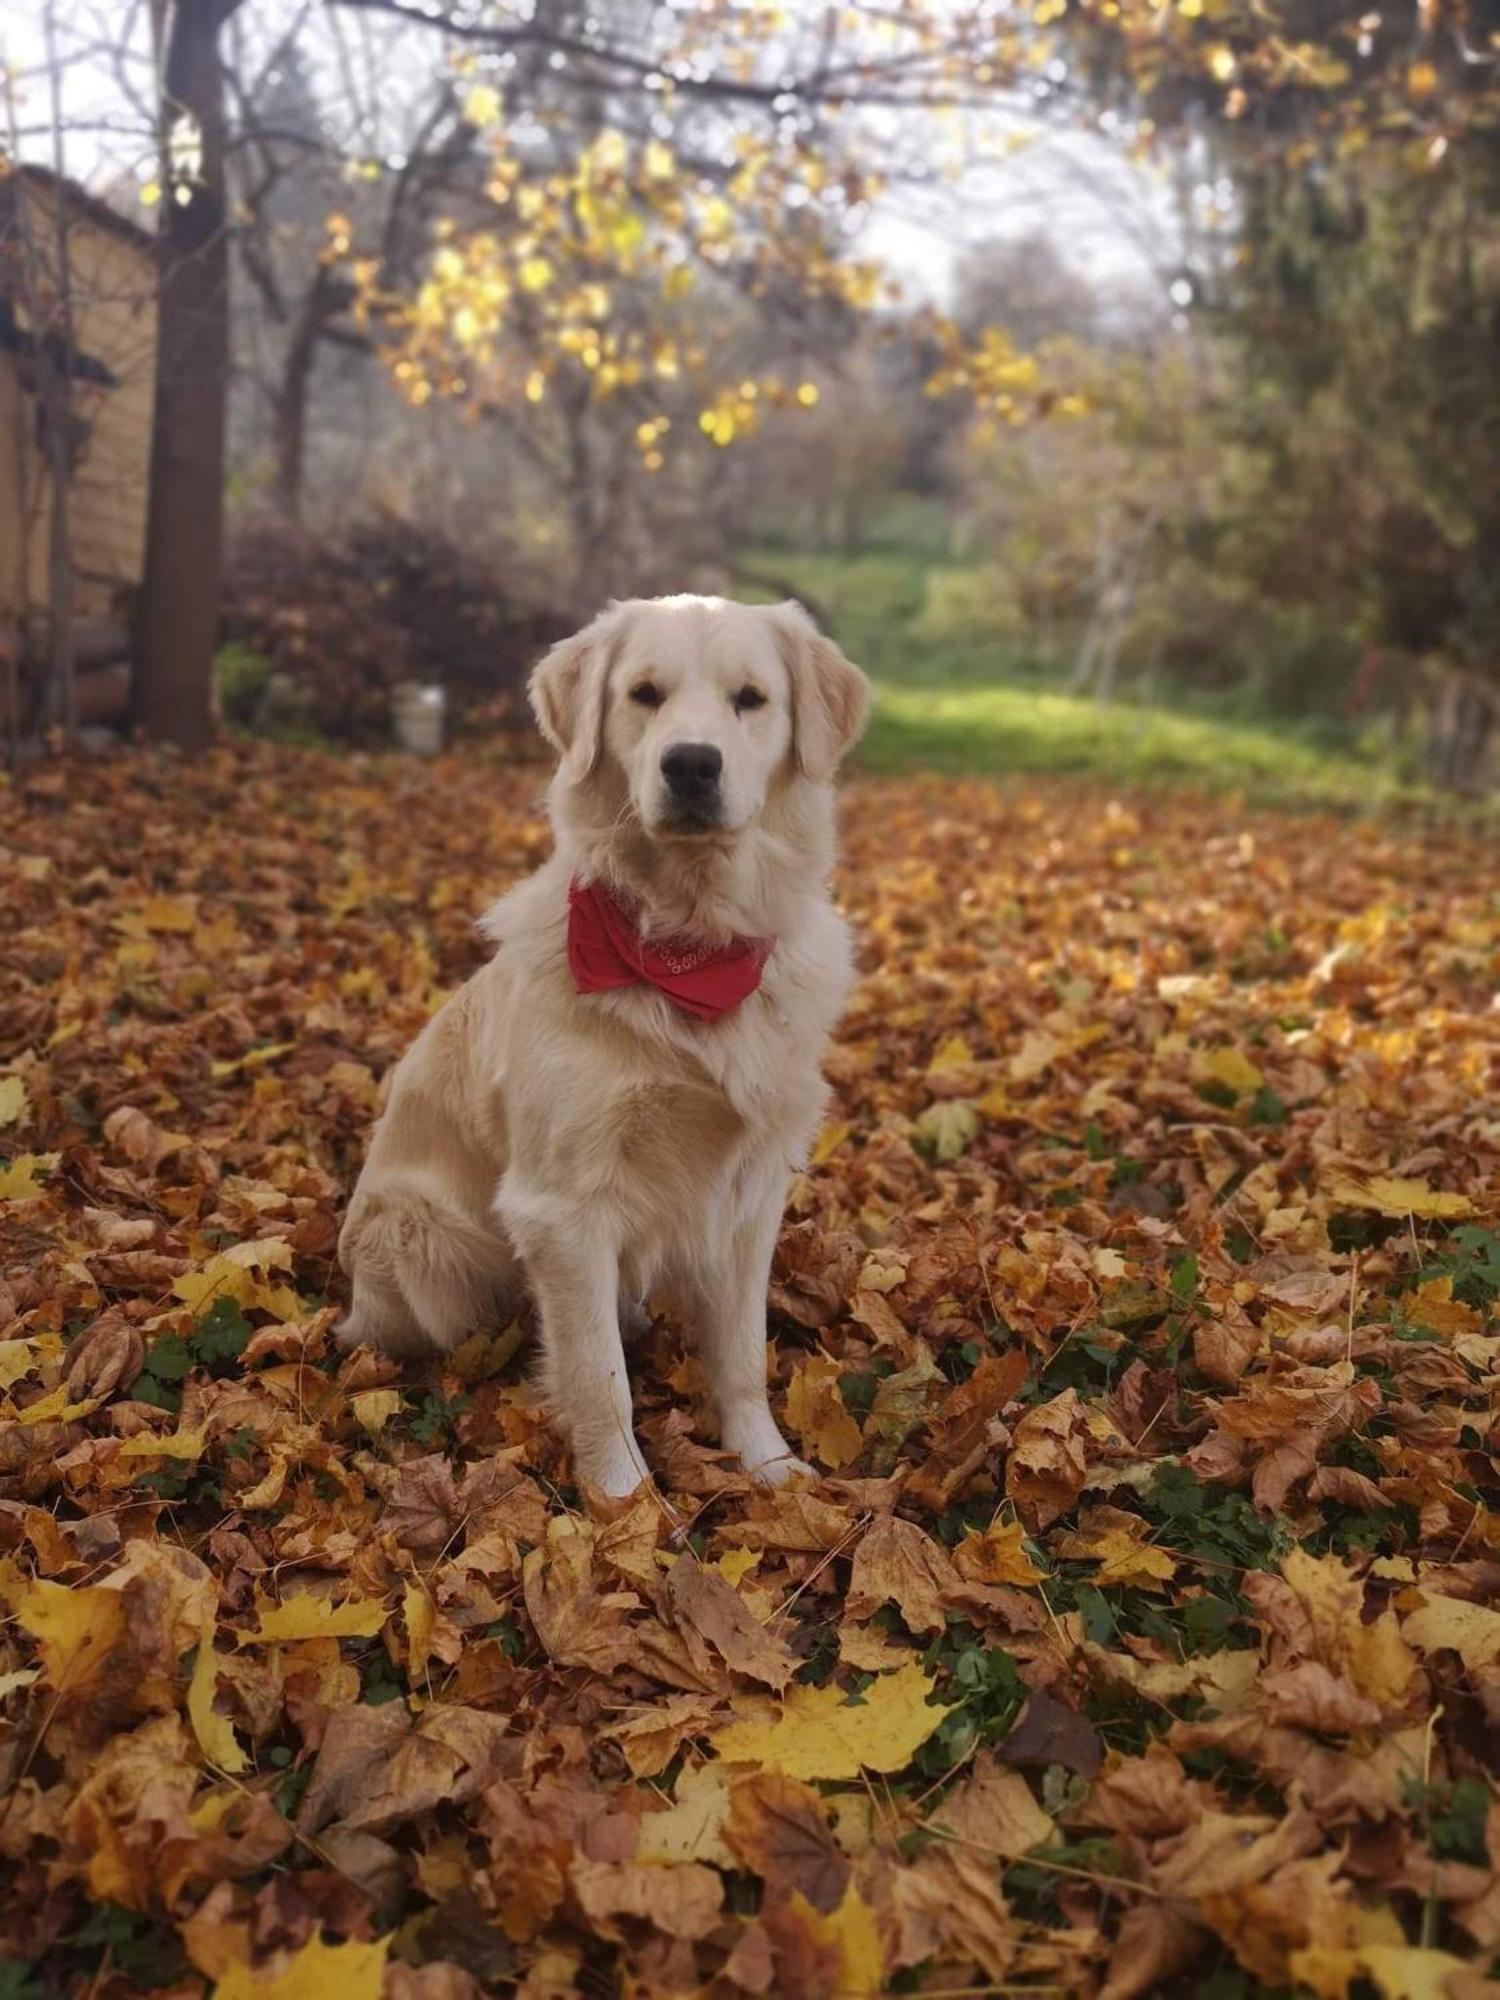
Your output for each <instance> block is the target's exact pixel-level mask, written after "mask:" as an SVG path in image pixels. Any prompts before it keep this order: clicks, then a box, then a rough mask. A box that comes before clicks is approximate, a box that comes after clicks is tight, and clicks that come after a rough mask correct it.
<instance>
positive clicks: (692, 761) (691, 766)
mask: <svg viewBox="0 0 1500 2000" xmlns="http://www.w3.org/2000/svg"><path fill="white" fill-rule="evenodd" d="M723 774H724V756H723V752H722V751H720V750H716V749H715V748H714V746H713V744H712V743H673V744H671V745H670V746H669V747H668V748H667V749H665V750H663V752H662V755H661V775H662V778H663V781H664V782H665V785H666V792H667V817H668V819H669V820H670V822H671V823H672V824H673V825H674V826H679V827H682V828H684V829H685V830H687V831H701V830H703V829H706V828H708V827H712V826H717V825H718V823H719V815H720V797H719V780H720V779H721V778H722V776H723Z"/></svg>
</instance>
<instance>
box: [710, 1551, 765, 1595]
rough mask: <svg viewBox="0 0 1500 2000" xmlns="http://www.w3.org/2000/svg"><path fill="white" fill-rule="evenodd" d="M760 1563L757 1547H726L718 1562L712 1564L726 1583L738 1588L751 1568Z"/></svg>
mask: <svg viewBox="0 0 1500 2000" xmlns="http://www.w3.org/2000/svg"><path fill="white" fill-rule="evenodd" d="M759 1563H760V1555H759V1552H758V1551H757V1550H755V1549H726V1550H725V1551H724V1553H723V1555H721V1556H720V1557H719V1558H718V1559H717V1561H716V1562H714V1563H713V1564H711V1565H710V1567H711V1568H713V1569H716V1570H717V1571H718V1572H719V1574H720V1576H722V1577H723V1578H724V1580H725V1582H726V1583H728V1584H729V1585H731V1586H732V1588H734V1589H735V1590H738V1589H739V1587H740V1584H741V1583H742V1582H743V1580H744V1579H745V1577H747V1576H748V1575H749V1574H750V1572H751V1570H753V1569H755V1568H757V1567H758V1566H759Z"/></svg>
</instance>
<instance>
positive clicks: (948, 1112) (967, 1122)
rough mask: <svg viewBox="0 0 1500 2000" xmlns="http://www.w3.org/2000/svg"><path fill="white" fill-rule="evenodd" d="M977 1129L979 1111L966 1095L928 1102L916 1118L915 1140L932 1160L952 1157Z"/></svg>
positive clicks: (968, 1141)
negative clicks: (934, 1102)
mask: <svg viewBox="0 0 1500 2000" xmlns="http://www.w3.org/2000/svg"><path fill="white" fill-rule="evenodd" d="M978 1130H979V1113H978V1111H977V1110H976V1108H975V1106H974V1104H973V1102H972V1100H971V1099H969V1098H967V1097H950V1098H945V1099H943V1100H942V1101H940V1102H939V1103H937V1104H929V1105H928V1107H927V1109H926V1110H925V1111H924V1112H923V1113H922V1115H921V1117H920V1118H919V1119H918V1120H917V1121H916V1132H917V1142H918V1144H919V1146H921V1147H922V1148H923V1149H924V1150H925V1151H926V1152H927V1153H929V1154H930V1155H931V1156H932V1158H933V1159H934V1160H956V1159H957V1158H958V1156H959V1155H960V1153H962V1152H963V1151H964V1150H965V1148H966V1147H968V1146H970V1145H971V1144H972V1143H973V1141H974V1136H975V1134H976V1133H977V1132H978Z"/></svg>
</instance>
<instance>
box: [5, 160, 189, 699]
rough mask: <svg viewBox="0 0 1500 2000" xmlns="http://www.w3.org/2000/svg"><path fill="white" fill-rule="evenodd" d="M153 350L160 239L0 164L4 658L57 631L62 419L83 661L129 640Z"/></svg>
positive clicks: (57, 185)
mask: <svg viewBox="0 0 1500 2000" xmlns="http://www.w3.org/2000/svg"><path fill="white" fill-rule="evenodd" d="M63 245H66V251H65V252H64V249H63ZM64 273H65V274H66V280H65V282H66V295H67V300H68V312H67V313H66V314H65V313H64V312H63V311H62V310H61V305H60V302H61V300H62V298H63V292H64ZM69 320H71V340H68V339H66V338H65V337H64V334H63V332H62V331H61V329H62V328H64V327H66V326H67V325H68V323H69ZM155 346H156V246H155V240H154V238H153V237H152V236H150V235H149V234H148V233H147V232H146V231H145V230H144V229H141V228H140V227H139V226H138V225H137V224H135V223H134V222H131V221H129V220H128V219H127V218H126V217H124V216H122V215H120V214H117V213H116V211H115V210H114V209H112V208H111V207H109V206H108V204H107V203H105V202H103V201H101V200H99V199H98V198H97V197H96V196H94V195H91V194H90V193H88V192H87V190H85V189H84V188H81V187H79V186H77V185H76V183H74V182H72V181H67V180H61V179H59V178H58V177H57V176H56V175H54V174H52V173H49V172H48V171H46V169H44V168H40V167H36V166H30V165H23V166H17V165H15V164H14V163H13V162H7V161H6V160H4V159H3V158H0V647H3V646H4V645H6V644H7V643H9V644H12V645H20V644H21V643H22V642H24V641H25V640H27V639H28V638H29V639H30V641H31V643H32V644H33V645H35V644H36V643H37V637H38V634H39V633H40V632H41V631H42V630H43V628H44V627H45V625H46V620H47V609H48V602H49V586H48V575H49V558H50V535H51V516H52V508H51V492H50V485H49V465H50V463H51V462H52V459H53V456H54V453H53V451H52V449H51V442H52V441H51V440H50V439H49V436H48V431H47V425H48V422H49V420H50V413H51V412H52V411H53V410H54V409H56V408H58V407H59V406H61V407H62V408H63V410H64V413H65V415H64V427H65V429H66V435H67V440H68V461H69V464H70V466H71V474H70V477H69V481H68V516H69V544H70V547H71V550H72V562H73V577H74V583H73V616H74V619H75V621H77V626H78V632H79V636H80V639H81V642H82V643H81V654H82V656H83V657H84V659H85V660H86V659H87V656H88V654H89V653H91V652H92V653H93V654H94V655H95V657H96V658H97V654H98V649H99V646H100V644H101V643H103V642H105V641H107V639H108V637H109V634H110V633H111V632H113V633H115V634H123V631H124V629H125V613H126V607H127V605H128V602H129V599H130V597H131V594H132V592H133V590H134V588H135V586H136V585H137V584H138V583H139V582H140V577H141V569H142V563H143V558H144V552H145V529H146V489H147V479H148V470H149V462H150V450H151V403H152V393H153V381H154V372H155ZM59 383H65V387H64V388H62V389H59V387H58V385H59Z"/></svg>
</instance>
